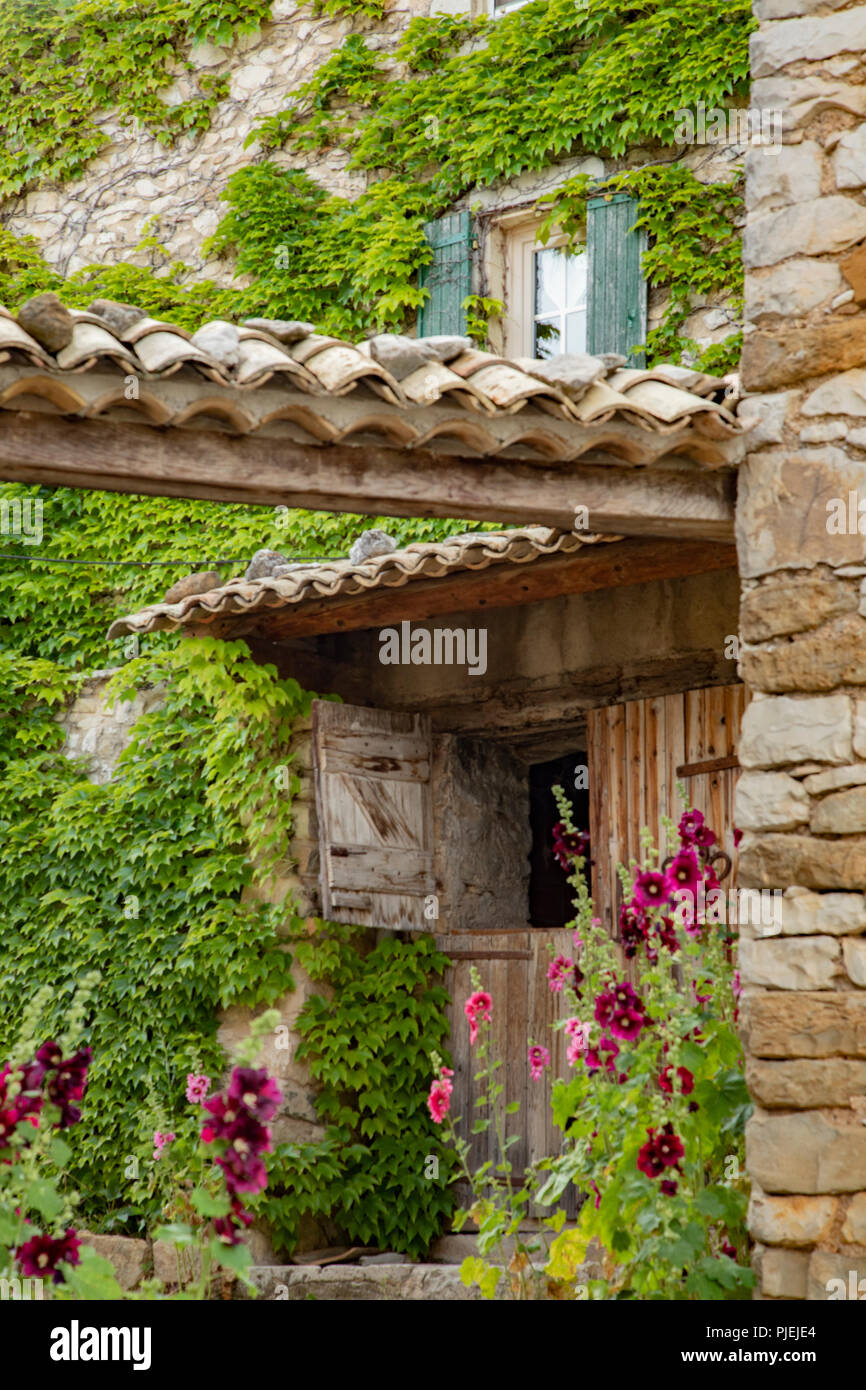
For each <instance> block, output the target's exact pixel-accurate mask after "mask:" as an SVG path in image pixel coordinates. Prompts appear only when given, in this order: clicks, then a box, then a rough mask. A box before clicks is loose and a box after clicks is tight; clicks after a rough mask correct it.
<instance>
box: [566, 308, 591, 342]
mask: <svg viewBox="0 0 866 1390" xmlns="http://www.w3.org/2000/svg"><path fill="white" fill-rule="evenodd" d="M565 351H566V352H586V310H585V309H578V311H577V312H576V313H574V314H566V316H565Z"/></svg>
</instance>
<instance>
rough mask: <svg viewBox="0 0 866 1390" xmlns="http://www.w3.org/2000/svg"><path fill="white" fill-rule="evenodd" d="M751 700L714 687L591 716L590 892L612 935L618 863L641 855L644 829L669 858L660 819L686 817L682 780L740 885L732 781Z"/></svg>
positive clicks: (737, 690) (731, 688)
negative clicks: (680, 788)
mask: <svg viewBox="0 0 866 1390" xmlns="http://www.w3.org/2000/svg"><path fill="white" fill-rule="evenodd" d="M746 700H747V695H746V689H745V686H743V685H725V686H708V687H705V688H703V689H700V690H688V691H685V692H684V693H682V694H680V695H665V696H660V697H658V698H657V699H653V700H631V701H629V702H628V703H627V704H622V705H609V706H607V707H606V708H603V709H595V710H590V711H589V712H588V714H587V763H588V767H589V790H590V836H591V839H592V858H593V861H594V864H593V896H594V899H595V905H596V910H597V911H598V913H599V916H600V917H601V919H602V921H603V922H604V923H605V925H606V926H607V927H608V928H609V930H610V931H611V932H612V934H613V935H615V936H616V935H618V930H617V921H616V917H617V910H616V907H617V901H618V889H619V880H618V878H617V873H616V869H617V864H619V863H622V864H628V862H629V861H630V860H631V859H636V860H641V859H642V858H643V851H642V849H641V843H640V835H641V830H642V829H643V828H644V827H645V826H646V827H648V828H649V829H650V830H651V831H652V832H653V835H654V836H655V837H656V843H657V844H658V845H659V846H660V847H662V849H663V855H662V857H664V856H665V855H666V854H667V852H668V848H667V846H666V844H665V831H664V826H663V824H662V817H663V816H668V817H669V818H670V819H671V820H673V821H674V822H676V821H678V820H679V818H680V816H681V815H682V812H683V804H682V802H681V800H680V799H679V797H678V794H677V783H678V782H681V783H683V785H684V786H685V790H686V795H687V798H688V801H689V804H690V805H691V806H692V807H693V808H694V809H695V810H697V811H701V812H703V814H704V816H705V817H706V820H707V824H708V825H709V826H710V828H711V829H712V830H714V831H715V833H716V836H717V838H718V842H719V847H720V849H722V850H723V851H724V852H725V853H726V854H727V855H728V856H729V857H730V859H731V864H732V869H731V872H730V874H729V875H728V876H727V877H726V879H725V882H724V886H725V887H726V888H729V887H733V886H735V883H736V864H737V856H736V850H735V848H734V787H735V785H736V779H737V773H738V770H739V764H738V762H737V744H738V740H739V735H740V724H741V721H742V717H743V710H744V709H745V706H746Z"/></svg>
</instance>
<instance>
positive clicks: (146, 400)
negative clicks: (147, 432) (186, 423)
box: [82, 386, 172, 425]
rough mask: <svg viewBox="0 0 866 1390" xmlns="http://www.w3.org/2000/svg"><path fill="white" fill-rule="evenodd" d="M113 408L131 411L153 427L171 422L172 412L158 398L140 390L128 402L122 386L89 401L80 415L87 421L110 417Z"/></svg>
mask: <svg viewBox="0 0 866 1390" xmlns="http://www.w3.org/2000/svg"><path fill="white" fill-rule="evenodd" d="M115 408H116V409H118V410H124V411H126V410H133V411H135V412H136V413H137V414H139V415H141V416H143V417H144V418H145V419H146V420H149V421H150V423H151V424H153V425H167V424H169V423H171V421H172V412H171V411H170V410H169V408H168V406H167V405H166V404H165V403H164V402H163V401H161V400H160V399H159V397H158V396H154V395H153V393H152V392H150V391H141V390H140V391H139V394H138V396H137V397H136V398H135V399H133V400H128V399H127V397H126V393H125V388H124V387H123V386H118V387H116V388H113V389H112V390H110V391H104V392H103V394H102V395H101V396H97V397H96V398H95V399H94V400H92V401H90V402H89V404H88V406H87V409H86V410H84V411H83V412H82V413H83V414H84V416H85V417H86V418H87V419H88V420H93V419H96V418H98V417H99V416H101V415H111V414H112V413H113V412H114V411H115Z"/></svg>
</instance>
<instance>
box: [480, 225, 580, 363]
mask: <svg viewBox="0 0 866 1390" xmlns="http://www.w3.org/2000/svg"><path fill="white" fill-rule="evenodd" d="M541 222H542V219H541V218H540V217H539V216H538V214H537V213H535V212H533V211H532V210H528V211H527V210H523V211H517V212H512V213H506V214H504V215H503V216H502V217H500V218H498V219H497V221H496V225H495V227H494V228H492V229H491V231H492V235H491V236H490V238H489V239H488V246H487V248H486V249H487V255H486V270H487V281H488V284H489V286H490V288H489V290H488V293H489V294H491V295H492V296H493V297H495V298H497V299H501V300H503V302H504V304H505V309H504V312H503V314H502V317H501V319H500V320H499V323H498V324H497V325H496V329H495V331H492V332H491V341H490V348H491V349H492V351H494V352H501V353H503V355H504V356H506V357H532V356H534V352H533V338H534V324H535V317H536V315H535V263H534V257H535V252H536V251H544V250H553V249H555V248H556V247H566V246H569V245H571V244H572V239H571V238H570V237H567V236H565V234H564V233H563V232H561V231H558V230H557V229H556V228H554V229H553V231H552V233H551V235H550V237H549V239H548V240H547V241H546V242H541V241H539V239H538V233H539V231H540V228H541ZM583 254H586V253H585V252H584V253H583ZM562 350H563V351H564V350H565V347H564V344H563V348H562Z"/></svg>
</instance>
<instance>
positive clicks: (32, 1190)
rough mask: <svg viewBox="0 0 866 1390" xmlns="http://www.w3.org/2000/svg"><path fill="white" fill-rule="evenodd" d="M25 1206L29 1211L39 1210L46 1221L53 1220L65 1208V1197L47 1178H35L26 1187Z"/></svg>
mask: <svg viewBox="0 0 866 1390" xmlns="http://www.w3.org/2000/svg"><path fill="white" fill-rule="evenodd" d="M23 1206H24V1207H25V1209H26V1210H28V1211H29V1210H30V1209H31V1208H32V1209H33V1210H34V1211H38V1212H39V1215H40V1216H44V1217H45V1220H46V1221H53V1220H54V1218H55V1216H59V1215H60V1213H61V1212H62V1210H63V1198H62V1197H61V1196H60V1194H59V1193H58V1192H57V1191H56V1189H55V1187H54V1184H53V1183H50V1182H49V1181H48V1179H47V1178H34V1179H33V1181H32V1182H30V1183H28V1184H27V1186H26V1188H25V1189H24V1199H23Z"/></svg>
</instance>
